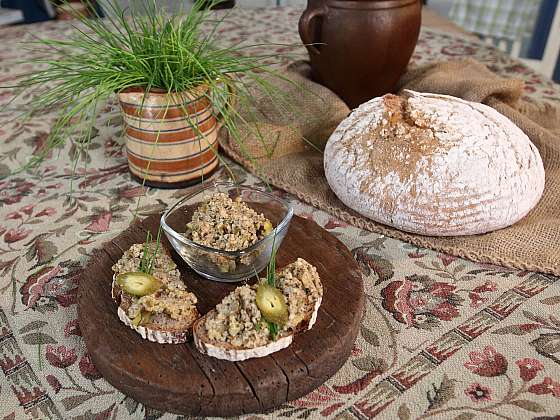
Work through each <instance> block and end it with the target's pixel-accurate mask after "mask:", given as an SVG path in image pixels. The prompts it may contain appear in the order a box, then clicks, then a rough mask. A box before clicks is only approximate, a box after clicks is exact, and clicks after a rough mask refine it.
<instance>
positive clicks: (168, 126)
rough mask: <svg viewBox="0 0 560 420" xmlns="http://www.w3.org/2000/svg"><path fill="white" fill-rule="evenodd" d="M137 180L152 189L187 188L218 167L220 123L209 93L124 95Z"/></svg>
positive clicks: (128, 91)
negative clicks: (214, 113)
mask: <svg viewBox="0 0 560 420" xmlns="http://www.w3.org/2000/svg"><path fill="white" fill-rule="evenodd" d="M118 96H119V101H120V104H121V108H122V111H123V115H124V121H125V125H126V134H125V138H126V150H127V156H128V166H129V169H130V172H131V173H132V175H133V176H134V177H135V178H136V179H138V180H140V181H143V180H145V183H146V185H149V186H153V187H160V188H181V187H184V186H186V185H190V184H193V183H196V182H199V181H201V180H202V179H203V178H204V177H207V176H208V175H209V174H210V173H211V172H212V171H214V169H216V167H217V166H218V157H217V155H216V153H215V152H217V148H218V130H219V127H218V122H217V120H216V118H215V116H214V115H213V114H212V107H211V104H210V101H209V100H208V99H207V98H206V97H204V90H203V89H202V88H201V89H199V90H193V91H191V92H187V93H176V94H168V93H166V92H165V91H162V90H157V89H152V90H151V91H150V92H149V93H148V94H147V95H146V93H145V90H144V89H142V88H129V89H126V90H124V91H122V92H120V93H119V95H118Z"/></svg>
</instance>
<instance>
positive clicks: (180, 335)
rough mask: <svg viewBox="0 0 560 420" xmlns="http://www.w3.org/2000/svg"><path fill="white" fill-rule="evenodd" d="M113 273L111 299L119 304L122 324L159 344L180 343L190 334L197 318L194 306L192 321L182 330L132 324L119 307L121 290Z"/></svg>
mask: <svg viewBox="0 0 560 420" xmlns="http://www.w3.org/2000/svg"><path fill="white" fill-rule="evenodd" d="M115 276H116V274H115V275H113V284H112V285H111V296H112V298H113V300H114V301H115V302H116V303H117V305H119V307H118V308H117V315H118V317H119V319H120V320H121V321H122V322H123V324H124V325H126V326H128V327H130V328H131V329H133V330H134V331H136V332H137V333H138V334H140V335H141V336H142V338H144V339H146V340H149V341H153V342H154V343H160V344H180V343H185V342H186V341H187V340H188V339H189V336H190V334H191V326H192V325H193V324H194V321H196V320H197V319H198V318H199V315H200V314H199V313H198V311H197V309H196V308H195V307H193V311H192V319H193V323H192V324H191V325H189V326H188V328H187V329H183V330H165V329H163V328H161V327H160V328H158V326H157V325H154V324H150V325H148V326H142V325H138V326H136V325H133V324H132V320H131V319H130V318H129V317H128V315H127V314H126V312H125V311H124V310H123V308H121V306H120V305H121V294H122V290H121V288H120V286H119V285H118V284H117V283H116V282H115Z"/></svg>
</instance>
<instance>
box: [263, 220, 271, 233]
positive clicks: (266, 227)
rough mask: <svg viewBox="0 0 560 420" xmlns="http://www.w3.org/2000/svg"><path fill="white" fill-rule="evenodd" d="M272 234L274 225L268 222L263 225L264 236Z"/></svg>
mask: <svg viewBox="0 0 560 420" xmlns="http://www.w3.org/2000/svg"><path fill="white" fill-rule="evenodd" d="M270 232H272V223H270V222H269V221H268V220H267V221H266V222H264V223H263V235H264V236H267V235H268V234H269V233H270Z"/></svg>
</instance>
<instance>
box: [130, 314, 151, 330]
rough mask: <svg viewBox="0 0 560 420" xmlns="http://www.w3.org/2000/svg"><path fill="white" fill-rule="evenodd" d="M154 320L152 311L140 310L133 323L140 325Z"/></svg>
mask: <svg viewBox="0 0 560 420" xmlns="http://www.w3.org/2000/svg"><path fill="white" fill-rule="evenodd" d="M151 321H152V313H151V312H147V311H140V312H138V314H137V315H136V316H135V317H134V319H133V320H132V325H134V326H135V327H137V326H139V325H146V324H149V323H150V322H151Z"/></svg>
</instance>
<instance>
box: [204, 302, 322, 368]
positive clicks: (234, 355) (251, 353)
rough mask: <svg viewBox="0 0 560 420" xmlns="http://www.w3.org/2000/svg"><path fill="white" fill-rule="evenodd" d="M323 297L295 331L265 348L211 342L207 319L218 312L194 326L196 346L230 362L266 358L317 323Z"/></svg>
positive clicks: (212, 312) (205, 352)
mask: <svg viewBox="0 0 560 420" xmlns="http://www.w3.org/2000/svg"><path fill="white" fill-rule="evenodd" d="M321 302H322V296H320V297H319V298H318V299H317V301H316V302H315V305H314V307H313V310H311V311H308V312H307V314H306V316H305V317H304V319H303V320H302V321H301V322H300V323H299V324H298V325H297V326H296V328H295V329H294V331H291V332H285V333H283V334H281V335H280V336H279V337H278V338H277V339H276V340H275V341H272V342H271V343H269V344H266V345H264V346H259V347H254V348H244V347H239V346H238V347H236V346H234V345H232V344H231V343H227V342H220V341H214V340H210V339H209V338H208V334H207V333H206V327H205V325H204V324H205V321H206V319H207V317H209V316H213V315H214V314H215V313H216V310H215V309H213V310H212V311H210V312H208V313H207V314H206V315H204V316H203V317H202V318H200V319H198V320H197V321H196V322H195V323H194V325H193V338H194V344H195V346H196V348H197V349H198V351H200V352H201V353H202V354H206V355H208V356H211V357H215V358H217V359H222V360H229V361H230V362H240V361H243V360H247V359H252V358H256V357H265V356H268V355H269V354H272V353H275V352H277V351H279V350H282V349H285V348H286V347H288V346H289V345H290V344H292V342H293V340H294V336H295V335H296V334H298V333H300V332H303V331H308V330H310V329H311V328H312V327H313V325H315V322H316V321H317V315H318V312H319V307H320V306H321Z"/></svg>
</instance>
